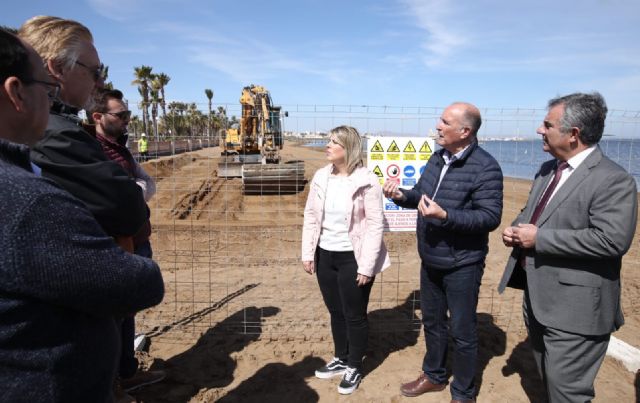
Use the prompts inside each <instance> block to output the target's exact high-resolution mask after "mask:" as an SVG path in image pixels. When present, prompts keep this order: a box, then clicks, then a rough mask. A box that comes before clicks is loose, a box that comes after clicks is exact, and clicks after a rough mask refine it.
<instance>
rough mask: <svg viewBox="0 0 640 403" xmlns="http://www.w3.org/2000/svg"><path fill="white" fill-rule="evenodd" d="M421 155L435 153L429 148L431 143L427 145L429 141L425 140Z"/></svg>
mask: <svg viewBox="0 0 640 403" xmlns="http://www.w3.org/2000/svg"><path fill="white" fill-rule="evenodd" d="M419 152H421V153H429V154H430V153H432V152H433V151H431V147H429V143H427V141H426V140H425V142H424V144H422V147H420V151H419Z"/></svg>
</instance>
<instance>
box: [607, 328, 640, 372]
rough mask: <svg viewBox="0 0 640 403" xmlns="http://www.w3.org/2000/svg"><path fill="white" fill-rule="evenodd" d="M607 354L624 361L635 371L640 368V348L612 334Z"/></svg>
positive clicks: (629, 368)
mask: <svg viewBox="0 0 640 403" xmlns="http://www.w3.org/2000/svg"><path fill="white" fill-rule="evenodd" d="M607 355H608V356H610V357H613V358H615V359H616V360H618V361H620V362H622V363H623V364H624V366H625V367H626V368H627V369H628V370H629V371H631V372H633V373H636V372H637V371H638V370H640V350H638V349H637V348H635V347H634V346H632V345H631V344H628V343H625V342H624V341H622V340H620V339H617V338H615V337H613V336H611V340H609V347H608V348H607Z"/></svg>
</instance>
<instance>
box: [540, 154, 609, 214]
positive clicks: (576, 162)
mask: <svg viewBox="0 0 640 403" xmlns="http://www.w3.org/2000/svg"><path fill="white" fill-rule="evenodd" d="M595 149H596V146H595V145H593V146H591V147H589V148H587V149H586V150H583V151H580V152H579V153H578V154H576V155H574V156H573V157H571V158H569V159H568V160H567V163H568V164H569V166H568V167H566V168H565V169H564V171H562V176H561V177H560V181H559V182H558V185H557V186H556V188H555V189H553V193H552V194H551V197H549V200H551V199H553V196H555V194H556V193H558V189H560V187H561V186H562V185H564V183H565V182H566V181H567V179H569V177H570V176H571V174H572V173H573V171H575V170H576V169H578V167H579V166H580V164H582V163H583V162H584V160H585V159H587V157H588V156H589V154H591V153H592V152H593V150H595ZM549 183H551V182H549ZM547 186H549V185H547ZM545 191H546V188H545ZM543 194H544V193H543ZM547 204H549V201H547Z"/></svg>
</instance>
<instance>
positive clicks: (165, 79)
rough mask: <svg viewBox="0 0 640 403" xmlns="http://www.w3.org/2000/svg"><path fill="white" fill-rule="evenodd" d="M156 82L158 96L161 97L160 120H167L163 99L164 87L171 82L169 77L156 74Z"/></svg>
mask: <svg viewBox="0 0 640 403" xmlns="http://www.w3.org/2000/svg"><path fill="white" fill-rule="evenodd" d="M156 80H157V82H158V86H159V89H160V96H161V97H162V98H161V100H160V106H162V118H163V119H167V108H166V107H165V106H166V103H165V102H166V98H165V97H164V87H166V86H167V84H169V81H171V77H169V76H168V75H166V74H165V73H158V74H156Z"/></svg>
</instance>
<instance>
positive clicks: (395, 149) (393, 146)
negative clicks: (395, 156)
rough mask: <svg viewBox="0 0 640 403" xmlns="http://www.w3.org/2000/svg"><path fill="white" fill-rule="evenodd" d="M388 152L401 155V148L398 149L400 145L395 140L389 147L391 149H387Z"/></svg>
mask: <svg viewBox="0 0 640 403" xmlns="http://www.w3.org/2000/svg"><path fill="white" fill-rule="evenodd" d="M387 152H388V153H399V152H400V148H399V147H398V145H397V144H396V141H395V140H393V141H392V142H391V145H390V146H389V148H387Z"/></svg>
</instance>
